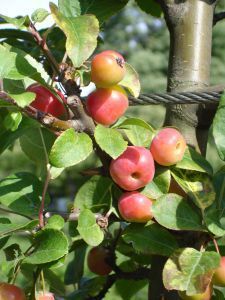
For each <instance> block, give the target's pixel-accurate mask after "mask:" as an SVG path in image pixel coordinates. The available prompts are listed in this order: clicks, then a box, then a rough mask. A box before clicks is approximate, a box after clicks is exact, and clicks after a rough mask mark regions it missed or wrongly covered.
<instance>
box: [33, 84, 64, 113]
mask: <svg viewBox="0 0 225 300" xmlns="http://www.w3.org/2000/svg"><path fill="white" fill-rule="evenodd" d="M27 91H28V92H32V93H35V94H36V98H35V100H34V101H33V102H32V103H31V104H30V106H32V107H34V108H36V109H38V110H40V111H42V112H44V113H49V114H51V115H53V116H55V117H60V116H61V115H63V114H64V113H65V107H64V105H63V104H62V103H61V102H60V100H58V99H57V97H56V96H55V95H53V94H52V93H51V92H50V91H49V90H48V89H47V88H46V87H44V86H42V85H40V84H39V83H34V84H32V85H30V86H29V87H28V88H27ZM56 92H57V94H58V95H59V96H60V98H61V99H62V101H64V102H65V98H64V95H63V94H62V93H61V92H60V91H59V90H56Z"/></svg>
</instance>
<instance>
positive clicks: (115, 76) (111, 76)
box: [87, 50, 129, 125]
mask: <svg viewBox="0 0 225 300" xmlns="http://www.w3.org/2000/svg"><path fill="white" fill-rule="evenodd" d="M125 73H126V68H125V61H124V58H123V56H122V55H121V54H120V53H118V52H116V51H113V50H106V51H103V52H101V53H99V54H97V55H95V56H94V58H93V59H92V62H91V81H92V82H94V83H95V85H96V90H95V91H94V92H92V93H91V94H90V95H89V96H88V98H87V112H88V114H89V115H90V116H91V117H92V118H93V119H94V120H95V122H97V123H99V124H102V125H111V124H113V123H115V122H116V121H117V120H118V119H119V118H120V117H121V116H122V115H123V114H124V113H125V111H126V110H127V108H128V105H129V103H128V97H127V94H126V92H125V90H124V89H123V88H122V87H121V86H119V85H118V84H119V82H120V81H121V80H122V79H123V78H124V76H125Z"/></svg>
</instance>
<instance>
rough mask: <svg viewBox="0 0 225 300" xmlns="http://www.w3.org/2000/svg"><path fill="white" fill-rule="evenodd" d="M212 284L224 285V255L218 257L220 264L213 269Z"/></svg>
mask: <svg viewBox="0 0 225 300" xmlns="http://www.w3.org/2000/svg"><path fill="white" fill-rule="evenodd" d="M212 282H213V284H215V285H217V286H222V287H225V256H222V257H221V259H220V266H219V267H218V268H217V269H216V270H215V273H214V274H213V279H212Z"/></svg>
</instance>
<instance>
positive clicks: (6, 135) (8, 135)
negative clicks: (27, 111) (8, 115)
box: [0, 118, 37, 153]
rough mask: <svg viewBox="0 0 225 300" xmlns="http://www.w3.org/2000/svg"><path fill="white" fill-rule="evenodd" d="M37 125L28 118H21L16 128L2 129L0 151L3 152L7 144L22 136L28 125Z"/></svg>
mask: <svg viewBox="0 0 225 300" xmlns="http://www.w3.org/2000/svg"><path fill="white" fill-rule="evenodd" d="M34 125H35V126H37V124H36V123H35V122H34V121H33V120H31V119H28V118H23V120H22V121H21V123H20V124H19V127H18V129H17V130H15V131H13V132H11V131H8V130H7V131H3V132H2V133H0V141H1V143H0V153H2V152H4V151H5V150H6V149H7V148H8V147H9V146H11V145H12V144H13V143H14V142H15V140H16V139H18V138H19V137H20V136H22V135H23V134H24V133H25V132H26V131H27V130H28V129H29V128H30V127H32V126H34Z"/></svg>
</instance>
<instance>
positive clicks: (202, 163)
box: [175, 147, 213, 174]
mask: <svg viewBox="0 0 225 300" xmlns="http://www.w3.org/2000/svg"><path fill="white" fill-rule="evenodd" d="M175 167H176V168H179V169H185V170H193V171H198V172H205V173H208V174H213V169H212V166H211V165H210V163H209V162H208V161H207V160H206V159H205V158H204V157H203V156H201V155H200V154H199V153H198V152H196V151H195V150H194V149H192V148H191V147H187V148H186V151H185V153H184V156H183V159H182V160H181V161H180V162H178V163H177V164H176V166H175Z"/></svg>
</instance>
